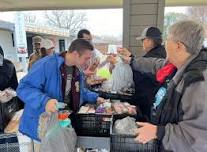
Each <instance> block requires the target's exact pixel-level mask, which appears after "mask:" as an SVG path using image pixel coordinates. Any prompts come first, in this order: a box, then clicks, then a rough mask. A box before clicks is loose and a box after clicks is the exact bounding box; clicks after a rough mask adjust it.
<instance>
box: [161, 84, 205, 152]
mask: <svg viewBox="0 0 207 152" xmlns="http://www.w3.org/2000/svg"><path fill="white" fill-rule="evenodd" d="M206 86H207V83H206V82H205V81H201V82H197V83H194V84H191V85H190V86H189V87H187V88H186V90H185V92H184V94H183V96H182V99H181V105H182V110H183V119H182V121H180V122H178V123H169V124H167V125H166V126H159V127H158V133H157V135H158V138H162V137H163V139H162V144H163V146H164V148H165V149H166V150H172V151H182V152H190V151H197V152H206V151H207V123H206V122H207V93H206Z"/></svg>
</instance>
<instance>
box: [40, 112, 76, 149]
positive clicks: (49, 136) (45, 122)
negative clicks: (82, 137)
mask: <svg viewBox="0 0 207 152" xmlns="http://www.w3.org/2000/svg"><path fill="white" fill-rule="evenodd" d="M38 133H39V138H40V139H41V146H40V152H47V151H48V152H57V151H58V152H74V151H75V146H76V141H77V135H76V133H75V131H74V129H73V128H68V127H61V126H60V125H59V122H58V113H53V114H51V115H48V114H47V113H43V114H42V115H41V116H40V123H39V128H38Z"/></svg>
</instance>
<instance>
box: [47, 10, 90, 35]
mask: <svg viewBox="0 0 207 152" xmlns="http://www.w3.org/2000/svg"><path fill="white" fill-rule="evenodd" d="M45 17H46V19H47V24H48V25H49V26H53V27H58V28H65V29H68V30H69V32H70V37H71V38H74V37H75V36H76V33H77V31H78V30H80V29H81V28H83V27H84V26H85V22H86V21H87V16H86V14H84V13H75V12H74V11H73V10H72V11H69V10H67V11H66V10H62V11H60V10H54V11H46V12H45Z"/></svg>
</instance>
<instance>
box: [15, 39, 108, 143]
mask: <svg viewBox="0 0 207 152" xmlns="http://www.w3.org/2000/svg"><path fill="white" fill-rule="evenodd" d="M92 50H93V46H92V45H91V44H90V42H88V41H86V40H84V39H76V40H74V41H73V42H72V43H71V46H70V47H69V49H68V51H67V52H63V53H61V54H54V55H52V56H48V57H45V58H43V59H41V60H39V61H37V62H36V63H35V64H34V65H33V66H32V68H31V69H30V71H29V73H28V74H27V75H26V76H25V77H24V78H23V79H22V80H21V82H20V84H19V86H18V88H17V95H18V97H19V98H20V99H22V101H24V103H25V108H24V113H23V115H22V119H21V122H20V126H19V130H20V132H22V133H23V134H25V135H27V136H29V137H31V138H32V139H35V140H39V138H38V135H37V128H38V122H39V116H40V114H41V113H43V112H45V111H46V112H48V113H52V112H56V110H57V103H58V102H65V103H67V105H68V106H69V108H70V109H71V110H73V111H77V110H78V108H79V106H80V105H81V104H83V103H84V102H88V103H95V102H98V103H101V102H104V99H103V98H100V97H98V94H96V93H94V92H90V91H89V90H87V89H86V88H84V86H83V76H82V72H80V71H81V70H80V69H81V67H84V66H85V64H87V61H88V60H89V59H90V58H91V54H92Z"/></svg>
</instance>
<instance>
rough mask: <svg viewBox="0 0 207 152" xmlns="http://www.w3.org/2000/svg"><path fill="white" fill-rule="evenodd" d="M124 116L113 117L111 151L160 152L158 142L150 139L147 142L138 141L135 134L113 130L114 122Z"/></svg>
mask: <svg viewBox="0 0 207 152" xmlns="http://www.w3.org/2000/svg"><path fill="white" fill-rule="evenodd" d="M122 118H123V117H116V116H115V117H113V122H112V125H111V129H110V138H111V152H158V142H157V141H156V140H153V141H150V142H148V143H146V144H141V143H137V142H136V141H135V138H136V136H134V135H124V134H122V135H120V134H115V133H114V132H113V124H114V122H115V121H116V120H118V119H122Z"/></svg>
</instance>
